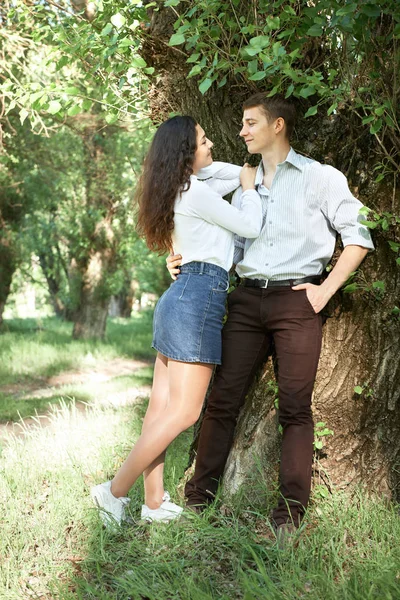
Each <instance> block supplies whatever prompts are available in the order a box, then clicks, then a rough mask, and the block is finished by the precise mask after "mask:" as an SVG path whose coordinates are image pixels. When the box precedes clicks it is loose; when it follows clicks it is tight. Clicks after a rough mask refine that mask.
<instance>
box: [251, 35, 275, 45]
mask: <svg viewBox="0 0 400 600" xmlns="http://www.w3.org/2000/svg"><path fill="white" fill-rule="evenodd" d="M269 40H270V37H269V35H257V36H255V37H253V38H251V40H250V46H253V47H255V46H257V48H266V47H267V46H268V45H269Z"/></svg>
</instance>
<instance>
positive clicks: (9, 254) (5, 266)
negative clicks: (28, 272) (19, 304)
mask: <svg viewBox="0 0 400 600" xmlns="http://www.w3.org/2000/svg"><path fill="white" fill-rule="evenodd" d="M15 270H16V263H15V260H14V254H13V251H12V248H10V246H8V245H4V244H2V243H1V242H0V327H1V325H2V324H3V314H4V309H5V306H6V302H7V298H8V295H9V293H10V288H11V281H12V278H13V275H14V273H15Z"/></svg>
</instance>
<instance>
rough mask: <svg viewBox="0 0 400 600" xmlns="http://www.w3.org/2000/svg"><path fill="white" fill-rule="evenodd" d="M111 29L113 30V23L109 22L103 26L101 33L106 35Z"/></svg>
mask: <svg viewBox="0 0 400 600" xmlns="http://www.w3.org/2000/svg"><path fill="white" fill-rule="evenodd" d="M111 31H112V25H111V23H107V25H106V26H105V27H103V29H102V30H101V33H100V35H102V36H103V37H104V36H106V35H108V34H109V33H110V32H111Z"/></svg>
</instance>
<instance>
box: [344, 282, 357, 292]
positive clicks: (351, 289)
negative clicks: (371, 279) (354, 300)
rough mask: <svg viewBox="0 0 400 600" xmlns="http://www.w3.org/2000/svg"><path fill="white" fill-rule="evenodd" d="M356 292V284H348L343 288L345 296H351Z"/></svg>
mask: <svg viewBox="0 0 400 600" xmlns="http://www.w3.org/2000/svg"><path fill="white" fill-rule="evenodd" d="M356 290H358V284H357V283H349V285H346V286H345V287H344V288H343V292H344V293H345V294H352V293H353V292H355V291H356Z"/></svg>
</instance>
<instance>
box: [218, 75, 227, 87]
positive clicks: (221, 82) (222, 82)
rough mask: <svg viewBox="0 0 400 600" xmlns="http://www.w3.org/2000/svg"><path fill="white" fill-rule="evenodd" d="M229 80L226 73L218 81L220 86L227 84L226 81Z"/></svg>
mask: <svg viewBox="0 0 400 600" xmlns="http://www.w3.org/2000/svg"><path fill="white" fill-rule="evenodd" d="M227 81H228V78H227V76H226V75H224V77H223V78H222V79H221V81H220V82H219V83H218V87H219V88H221V87H224V85H225V84H226V82H227Z"/></svg>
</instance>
